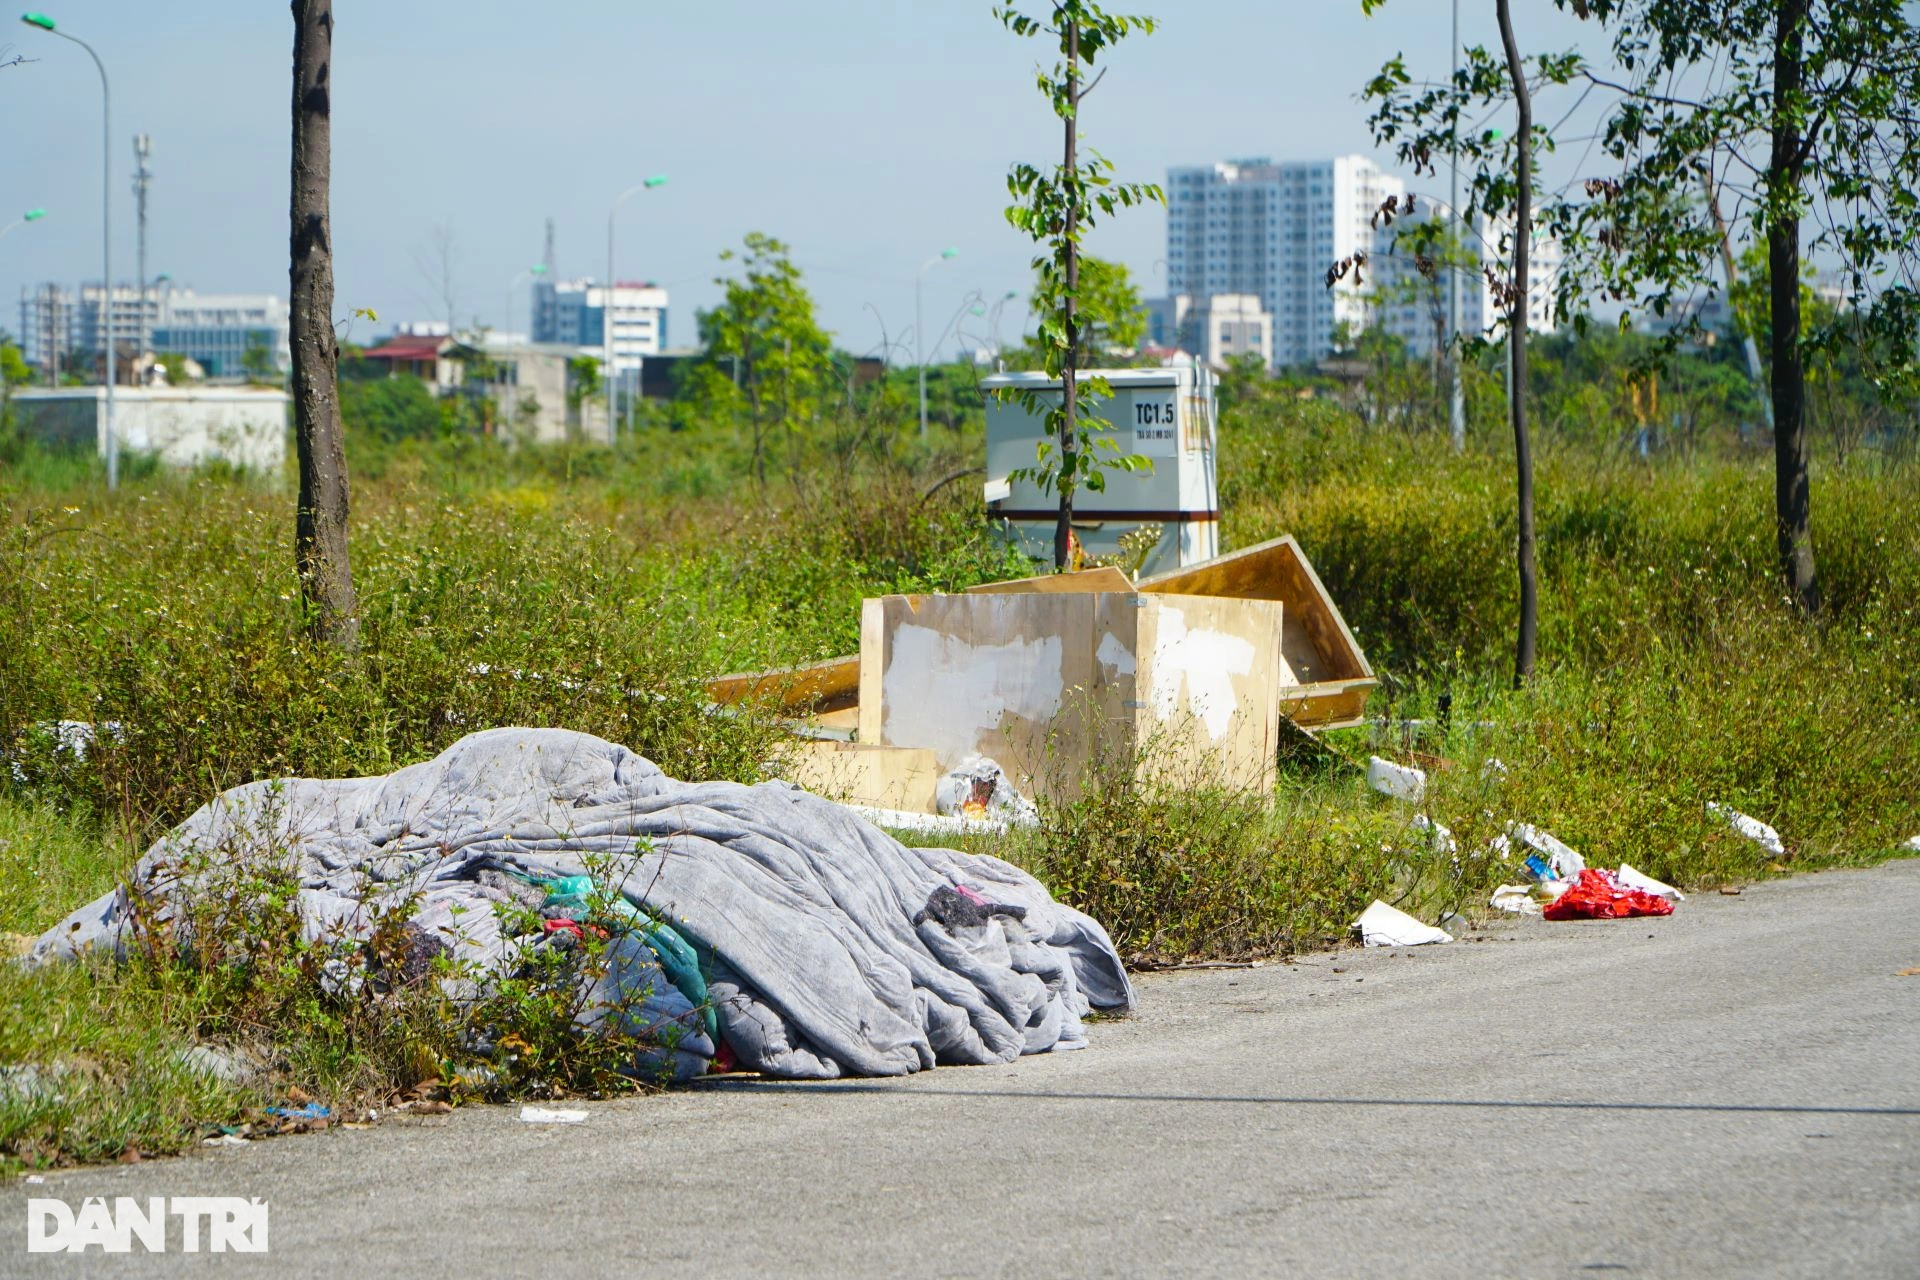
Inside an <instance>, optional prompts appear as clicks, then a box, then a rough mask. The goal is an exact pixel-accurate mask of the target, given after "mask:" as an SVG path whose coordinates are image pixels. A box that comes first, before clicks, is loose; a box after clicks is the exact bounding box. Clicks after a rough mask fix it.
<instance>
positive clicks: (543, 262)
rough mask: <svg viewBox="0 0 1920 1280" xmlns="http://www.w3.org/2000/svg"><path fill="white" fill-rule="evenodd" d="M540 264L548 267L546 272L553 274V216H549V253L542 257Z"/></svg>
mask: <svg viewBox="0 0 1920 1280" xmlns="http://www.w3.org/2000/svg"><path fill="white" fill-rule="evenodd" d="M540 265H541V266H543V267H545V268H546V274H547V275H549V276H551V275H552V274H553V218H552V217H551V216H549V217H548V218H547V254H546V256H545V257H544V258H542V259H540Z"/></svg>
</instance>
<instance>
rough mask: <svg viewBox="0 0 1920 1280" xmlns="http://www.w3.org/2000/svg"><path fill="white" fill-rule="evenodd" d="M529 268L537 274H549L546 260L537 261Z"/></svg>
mask: <svg viewBox="0 0 1920 1280" xmlns="http://www.w3.org/2000/svg"><path fill="white" fill-rule="evenodd" d="M527 270H528V271H529V272H531V273H532V274H534V275H536V276H543V275H545V274H547V264H546V263H544V262H536V263H534V264H533V265H532V266H530V267H528V268H527Z"/></svg>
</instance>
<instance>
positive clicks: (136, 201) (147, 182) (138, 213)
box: [133, 133, 153, 369]
mask: <svg viewBox="0 0 1920 1280" xmlns="http://www.w3.org/2000/svg"><path fill="white" fill-rule="evenodd" d="M152 157H153V138H152V137H151V136H150V135H148V134H144V133H136V134H134V135H133V208H134V217H135V219H136V220H137V221H138V224H139V228H140V230H139V235H138V239H137V240H136V241H135V243H136V244H137V245H138V246H139V248H138V250H137V251H136V252H137V255H138V258H139V262H138V265H137V266H136V267H135V268H134V269H135V271H136V272H137V275H136V276H135V278H134V279H135V291H136V292H137V293H138V295H139V302H138V303H137V304H136V305H138V307H139V309H140V323H139V333H138V337H139V340H140V341H139V348H138V350H136V351H135V352H134V353H133V361H134V367H135V368H136V369H138V367H139V364H140V358H141V357H142V356H144V355H146V353H147V346H148V335H149V334H150V333H151V331H152V327H151V325H150V324H149V323H148V316H147V188H148V187H149V186H151V185H152V183H153V170H151V169H149V168H148V167H147V161H148V160H149V159H151V158H152Z"/></svg>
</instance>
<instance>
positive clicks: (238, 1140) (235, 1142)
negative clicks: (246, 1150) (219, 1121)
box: [200, 1133, 250, 1147]
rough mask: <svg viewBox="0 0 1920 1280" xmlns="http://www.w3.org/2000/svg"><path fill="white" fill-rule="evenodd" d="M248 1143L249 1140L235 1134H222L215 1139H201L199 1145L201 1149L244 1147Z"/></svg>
mask: <svg viewBox="0 0 1920 1280" xmlns="http://www.w3.org/2000/svg"><path fill="white" fill-rule="evenodd" d="M249 1141H250V1139H247V1138H243V1137H241V1136H240V1135H239V1134H237V1133H223V1134H221V1135H220V1136H219V1137H217V1138H206V1139H203V1140H202V1141H201V1143H200V1145H201V1146H203V1147H244V1146H246V1145H247V1143H248V1142H249Z"/></svg>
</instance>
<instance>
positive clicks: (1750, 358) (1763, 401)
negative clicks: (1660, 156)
mask: <svg viewBox="0 0 1920 1280" xmlns="http://www.w3.org/2000/svg"><path fill="white" fill-rule="evenodd" d="M1705 182H1706V184H1707V212H1709V213H1711V214H1712V215H1713V229H1714V230H1715V231H1717V232H1719V233H1720V261H1721V262H1722V263H1723V264H1724V265H1725V266H1726V269H1727V314H1728V315H1730V316H1733V323H1734V327H1735V328H1737V329H1739V330H1740V339H1741V342H1742V343H1743V344H1745V346H1746V351H1747V377H1748V378H1750V379H1751V380H1752V381H1753V385H1754V387H1755V388H1756V389H1757V390H1758V391H1759V393H1760V407H1761V409H1762V410H1763V411H1765V413H1766V415H1767V430H1768V431H1772V430H1773V397H1772V396H1771V395H1769V394H1768V392H1767V379H1766V377H1765V375H1764V374H1763V373H1762V371H1761V368H1760V348H1759V346H1758V345H1757V344H1755V342H1754V340H1753V335H1752V334H1751V333H1748V332H1747V331H1746V326H1745V325H1743V324H1741V323H1740V317H1739V316H1737V315H1734V312H1733V291H1734V289H1735V288H1737V287H1738V286H1739V284H1740V268H1739V266H1738V265H1737V264H1736V263H1735V262H1734V260H1733V242H1732V241H1731V240H1729V239H1728V238H1727V220H1726V219H1725V218H1723V217H1721V216H1720V191H1719V189H1718V188H1716V187H1715V186H1714V185H1713V175H1712V174H1708V175H1707V177H1706V178H1705Z"/></svg>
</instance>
